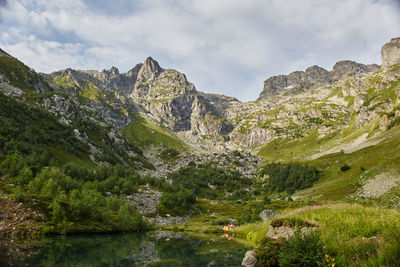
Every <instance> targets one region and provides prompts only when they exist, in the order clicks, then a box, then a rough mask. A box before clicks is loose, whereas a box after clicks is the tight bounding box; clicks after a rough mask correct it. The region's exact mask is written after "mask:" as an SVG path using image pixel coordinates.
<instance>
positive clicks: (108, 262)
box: [30, 234, 146, 266]
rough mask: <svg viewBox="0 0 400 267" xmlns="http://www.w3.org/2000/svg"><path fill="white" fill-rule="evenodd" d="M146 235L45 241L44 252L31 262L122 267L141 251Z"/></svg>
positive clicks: (55, 238)
mask: <svg viewBox="0 0 400 267" xmlns="http://www.w3.org/2000/svg"><path fill="white" fill-rule="evenodd" d="M145 239H146V236H145V235H144V234H126V235H95V236H61V237H51V238H44V239H43V240H42V245H43V249H42V251H43V252H42V253H41V254H40V255H39V256H38V257H36V258H33V259H32V261H31V262H30V263H35V264H40V265H43V266H55V265H57V266H123V265H124V264H123V262H124V260H126V259H128V257H129V256H130V255H132V252H137V251H140V249H141V243H142V242H143V240H145Z"/></svg>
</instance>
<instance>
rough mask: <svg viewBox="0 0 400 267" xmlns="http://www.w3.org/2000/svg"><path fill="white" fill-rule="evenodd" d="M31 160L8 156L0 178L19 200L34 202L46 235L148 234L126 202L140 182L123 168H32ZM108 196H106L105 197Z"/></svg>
mask: <svg viewBox="0 0 400 267" xmlns="http://www.w3.org/2000/svg"><path fill="white" fill-rule="evenodd" d="M31 164H32V163H31V162H30V161H29V157H23V156H21V155H20V154H18V153H14V154H10V155H8V156H6V157H5V159H4V160H3V161H2V162H1V164H0V173H1V175H3V176H4V177H5V178H6V179H7V180H8V181H9V182H10V183H12V184H14V187H13V194H12V195H13V196H14V197H15V198H17V199H18V200H21V201H25V200H28V199H38V200H39V201H40V203H41V205H42V209H43V211H44V212H45V213H46V214H47V215H48V219H49V220H48V222H47V224H46V227H45V228H44V229H43V230H44V231H45V232H58V233H67V232H110V231H133V230H143V229H147V228H148V226H147V225H146V223H145V222H144V221H143V219H142V216H141V215H140V213H139V212H137V211H136V210H134V209H133V208H132V207H131V206H130V205H129V204H126V203H124V201H123V198H122V195H121V194H123V193H133V192H135V191H136V188H137V186H138V185H139V184H143V183H144V180H143V179H141V177H140V176H139V175H138V174H136V173H135V172H133V171H132V170H131V169H128V168H126V167H123V166H120V165H115V166H104V167H97V168H95V169H88V168H85V167H82V166H80V165H77V164H74V163H67V164H64V165H62V166H60V167H57V166H52V167H41V168H38V167H37V166H32V165H31ZM107 192H110V193H111V194H110V193H108V194H109V196H108V197H106V195H107V194H106V193H107Z"/></svg>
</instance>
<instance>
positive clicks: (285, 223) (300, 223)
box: [270, 217, 316, 228]
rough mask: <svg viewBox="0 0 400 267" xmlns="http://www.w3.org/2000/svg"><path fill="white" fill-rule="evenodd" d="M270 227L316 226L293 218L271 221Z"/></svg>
mask: <svg viewBox="0 0 400 267" xmlns="http://www.w3.org/2000/svg"><path fill="white" fill-rule="evenodd" d="M270 225H271V226H272V227H281V226H289V227H292V228H294V227H299V228H303V227H314V226H316V225H315V224H313V223H310V222H307V221H304V220H302V219H299V218H293V217H289V218H276V219H273V220H272V221H271V223H270Z"/></svg>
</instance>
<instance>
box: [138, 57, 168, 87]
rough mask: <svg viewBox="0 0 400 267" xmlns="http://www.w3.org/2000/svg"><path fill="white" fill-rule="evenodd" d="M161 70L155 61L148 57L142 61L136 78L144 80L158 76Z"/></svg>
mask: <svg viewBox="0 0 400 267" xmlns="http://www.w3.org/2000/svg"><path fill="white" fill-rule="evenodd" d="M162 71H163V69H162V68H161V67H160V65H159V64H158V62H157V61H155V60H154V59H153V58H152V57H148V58H147V59H146V60H145V62H144V63H143V65H142V67H141V68H140V71H139V73H138V79H140V81H142V82H145V81H147V80H150V79H153V78H155V77H157V76H158V74H160V73H161V72H162Z"/></svg>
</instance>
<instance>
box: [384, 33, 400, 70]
mask: <svg viewBox="0 0 400 267" xmlns="http://www.w3.org/2000/svg"><path fill="white" fill-rule="evenodd" d="M381 55H382V67H387V66H390V65H393V64H396V63H399V62H400V37H397V38H393V39H392V40H390V42H389V43H386V44H385V45H384V46H383V47H382V51H381Z"/></svg>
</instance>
